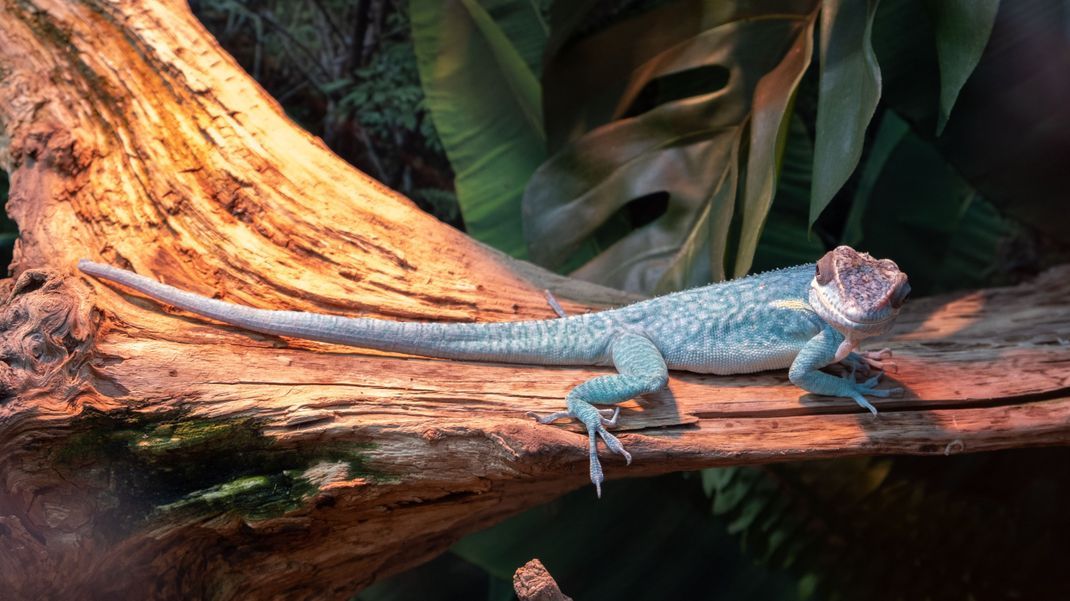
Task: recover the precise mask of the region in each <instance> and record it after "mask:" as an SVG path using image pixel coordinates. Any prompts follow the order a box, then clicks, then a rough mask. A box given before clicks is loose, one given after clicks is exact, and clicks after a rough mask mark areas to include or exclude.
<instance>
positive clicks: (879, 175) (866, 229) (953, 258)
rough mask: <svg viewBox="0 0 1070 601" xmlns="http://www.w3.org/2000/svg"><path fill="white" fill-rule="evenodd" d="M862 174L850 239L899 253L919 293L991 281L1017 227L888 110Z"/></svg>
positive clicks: (880, 252) (877, 250)
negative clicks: (854, 225)
mask: <svg viewBox="0 0 1070 601" xmlns="http://www.w3.org/2000/svg"><path fill="white" fill-rule="evenodd" d="M863 173H864V175H863V184H864V185H861V186H859V190H858V192H859V197H858V198H856V200H855V206H854V207H853V211H855V213H856V214H855V215H852V216H851V219H850V220H849V222H855V223H858V224H859V226H860V230H861V235H859V233H858V232H856V231H854V230H849V233H850V235H852V239H851V240H850V241H851V242H856V243H859V244H860V246H861V248H864V249H866V250H868V251H870V252H872V253H873V254H874V255H877V256H887V257H894V258H895V261H896V262H897V263H898V264H899V266H900V267H901V268H902V269H903V271H905V272H906V273H907V274H908V275H909V276H910V283H911V286H912V287H913V288H914V289H915V290H916V291H917V292H918V293H920V294H931V293H934V292H941V291H948V290H956V289H961V288H967V287H977V286H984V285H990V284H992V283H993V281H992V278H993V277H994V276H996V275H997V274H996V273H995V272H994V270H995V269H996V266H997V265H998V264H999V262H1000V261H999V257H1000V252H1001V250H1002V248H1003V247H1004V246H1005V245H1006V244H1007V242H1009V241H1010V240H1011V239H1013V238H1014V236H1015V235H1016V233H1017V229H1016V228H1015V227H1014V226H1013V225H1012V224H1011V223H1009V222H1008V221H1007V220H1005V219H1003V218H1002V217H1000V216H999V214H998V213H997V212H996V210H995V208H994V207H992V205H991V204H990V203H988V202H986V201H985V200H984V199H983V198H981V197H980V195H978V193H977V192H976V191H975V190H974V189H973V188H972V187H971V186H970V185H969V183H967V182H966V180H964V179H963V178H962V177H961V176H959V175H958V173H956V172H955V170H954V169H953V168H952V167H951V165H949V164H948V163H947V162H946V160H945V159H944V158H943V157H942V156H941V155H940V153H939V151H937V149H936V148H935V147H934V146H933V145H932V144H931V143H929V142H926V141H924V140H922V139H921V138H920V137H918V136H917V135H915V134H914V133H912V132H910V131H909V128H908V126H907V125H906V123H904V122H903V121H902V120H901V119H900V118H899V117H898V116H896V115H895V113H893V112H891V111H889V112H886V113H885V115H884V117H883V119H882V122H881V126H880V129H879V131H878V134H877V139H876V141H875V143H874V152H872V153H870V156H869V159H868V161H867V164H866V166H865V167H864V170H863ZM859 214H860V216H857V215H859ZM919 241H924V244H921V243H919Z"/></svg>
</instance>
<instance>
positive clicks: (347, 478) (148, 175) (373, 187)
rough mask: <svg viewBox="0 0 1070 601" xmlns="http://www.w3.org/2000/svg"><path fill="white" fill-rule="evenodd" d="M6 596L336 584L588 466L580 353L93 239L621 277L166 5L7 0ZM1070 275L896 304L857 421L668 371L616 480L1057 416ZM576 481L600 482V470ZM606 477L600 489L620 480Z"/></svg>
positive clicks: (479, 282)
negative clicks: (343, 331)
mask: <svg viewBox="0 0 1070 601" xmlns="http://www.w3.org/2000/svg"><path fill="white" fill-rule="evenodd" d="M0 166H2V167H3V168H4V169H5V170H7V171H8V172H9V174H10V177H11V194H10V201H9V204H8V211H9V212H10V214H11V215H12V216H13V217H14V218H15V219H16V220H17V222H18V224H19V227H20V232H21V233H20V236H21V239H20V241H19V244H18V247H17V250H16V258H15V263H14V265H13V267H12V278H10V279H8V280H5V281H4V282H3V284H2V289H0V294H2V297H3V299H4V303H3V306H2V307H0V345H2V357H0V359H2V362H0V582H2V583H3V586H4V587H5V589H4V590H3V591H0V597H3V598H5V599H6V598H30V597H34V598H42V597H43V598H56V599H76V598H108V599H115V598H141V599H191V598H212V599H239V598H240V599H249V598H287V599H324V598H337V599H344V598H347V597H348V596H350V595H352V594H353V593H354V592H355V591H357V590H359V589H360V588H361V587H363V586H365V585H367V584H369V583H371V582H373V581H375V580H376V579H379V578H381V577H384V576H387V575H389V574H392V573H395V572H398V571H400V570H403V569H405V568H407V567H410V566H412V565H415V564H416V563H419V562H421V561H424V560H426V559H428V558H430V557H432V556H434V555H435V554H436V553H438V552H440V551H442V550H443V549H445V548H446V547H447V546H448V545H449V544H451V543H452V542H453V541H455V540H456V539H457V538H458V537H460V536H461V535H463V534H465V533H467V532H471V531H473V530H476V529H479V528H481V527H485V526H487V525H489V524H491V523H493V522H495V521H497V520H499V519H501V518H503V517H505V516H508V515H510V514H513V513H516V512H518V511H520V510H522V509H525V508H527V507H531V506H533V505H535V504H538V503H541V502H544V501H546V500H549V499H551V498H553V497H555V496H558V495H560V494H562V493H563V492H565V491H567V490H570V489H573V488H575V487H578V486H581V485H584V484H585V483H586V482H587V460H586V456H585V443H586V439H585V437H584V436H582V435H580V434H579V433H577V431H576V429H575V428H574V427H570V426H567V425H561V426H559V427H549V426H540V425H537V424H535V423H534V422H533V421H532V420H531V419H530V418H528V417H526V415H525V413H526V412H527V411H537V412H544V413H546V412H552V411H556V410H558V409H560V408H561V406H562V399H563V398H564V396H565V393H566V391H567V390H568V389H569V388H570V387H572V386H574V385H575V384H577V383H579V382H581V381H582V380H584V379H585V378H588V377H591V376H592V375H593V374H596V373H598V370H595V369H575V368H560V369H554V368H534V367H525V366H517V365H512V366H509V365H494V364H478V363H460V362H450V361H442V360H435V359H424V358H413V357H405V356H397V355H390V354H384V353H376V352H370V351H364V350H360V349H353V348H343V347H337V346H332V345H327V344H318V343H312V342H306V341H300V340H291V339H279V338H273V337H269V336H261V335H257V334H252V333H249V332H245V331H241V330H238V329H235V328H230V327H225V326H222V325H220V324H216V323H212V322H211V321H208V320H204V319H200V318H197V317H194V316H191V315H186V314H182V313H179V312H175V311H173V310H169V309H168V308H167V307H161V306H160V305H158V304H156V303H153V302H150V301H148V300H146V299H144V298H142V297H140V296H138V295H137V294H134V293H130V292H129V291H126V290H123V289H120V288H115V287H110V286H107V285H103V284H101V283H99V282H96V281H91V280H89V279H87V278H85V277H81V276H79V275H78V274H77V273H75V271H74V265H75V262H76V261H77V259H79V258H83V257H85V258H91V259H95V260H99V261H102V262H107V263H111V264H114V265H119V266H123V267H126V268H130V269H133V270H136V271H138V272H139V273H142V274H146V275H151V276H152V277H155V278H158V279H160V280H163V281H166V282H168V283H171V284H174V285H177V286H181V287H183V288H186V289H189V290H193V291H197V292H200V293H203V294H206V295H209V296H214V297H217V298H222V299H226V300H229V301H234V302H239V303H244V304H248V305H253V306H257V307H266V308H278V309H297V310H308V311H323V312H333V313H343V314H349V315H367V316H378V317H383V318H388V319H403V320H419V319H427V320H446V321H495V320H514V319H528V318H548V317H552V316H553V313H552V311H551V310H550V308H549V307H548V306H547V305H546V302H545V300H544V297H543V293H542V291H543V289H546V288H548V289H551V290H552V291H554V292H555V293H556V295H557V296H558V297H559V298H562V299H565V301H566V302H565V303H564V304H565V306H566V309H568V310H569V311H572V312H576V311H585V310H590V309H594V308H598V307H604V306H609V305H613V304H618V303H622V302H625V301H627V300H629V299H628V298H626V297H624V296H623V295H621V294H619V293H615V292H612V291H609V290H605V289H600V288H597V287H594V286H591V285H587V284H584V283H581V282H576V281H572V280H568V279H565V278H560V277H557V276H553V275H551V274H548V273H546V272H544V271H542V270H539V269H537V268H535V267H532V266H530V265H527V264H524V263H519V262H516V261H512V260H509V259H507V258H505V257H503V256H502V255H500V254H498V253H496V252H494V251H492V250H489V249H487V248H485V247H483V246H481V245H479V244H478V243H475V242H473V241H472V240H470V239H468V238H466V237H465V236H464V235H463V234H461V233H459V232H457V231H454V230H452V229H450V228H449V227H446V226H444V225H442V224H440V223H438V222H436V221H435V220H433V219H432V218H431V217H428V216H427V215H424V214H422V213H421V212H420V211H418V210H417V209H416V208H415V207H414V206H413V205H412V204H411V203H410V202H409V201H408V200H406V199H404V198H402V197H400V196H398V195H397V194H395V193H393V192H391V191H390V190H387V189H384V188H383V187H382V186H381V185H379V184H377V183H376V182H375V181H373V180H372V179H370V178H368V177H367V176H366V175H364V174H362V173H360V172H358V171H356V170H354V169H353V168H351V167H349V166H348V165H346V164H345V163H344V162H342V161H341V160H339V159H338V158H337V157H335V156H334V155H333V154H332V153H331V152H330V151H329V150H328V149H327V148H326V147H325V146H324V145H323V144H322V142H321V141H320V140H318V139H316V138H315V137H313V136H311V135H309V134H307V133H306V132H304V131H302V130H301V129H299V128H298V127H296V126H295V125H294V124H293V123H291V122H290V121H289V120H288V119H287V118H286V117H285V116H284V115H283V111H282V110H281V109H280V107H279V106H278V105H277V104H276V103H275V102H274V101H273V100H272V99H271V98H270V97H269V96H268V95H267V94H265V93H264V91H263V90H261V89H260V88H259V87H258V86H257V85H256V84H255V83H254V82H253V81H252V80H251V79H250V78H249V77H248V76H247V75H245V74H244V73H243V72H242V71H241V70H240V69H239V67H238V66H237V64H236V63H235V62H234V60H233V59H231V58H230V57H228V56H227V55H226V54H225V53H224V52H222V51H221V50H220V48H219V46H218V45H217V44H216V42H215V41H214V40H213V39H212V38H211V37H210V36H209V35H208V34H207V33H206V32H205V30H204V29H203V28H202V27H201V26H200V24H199V23H198V22H197V21H196V20H195V19H194V18H193V16H192V15H191V14H190V12H189V10H188V8H187V7H186V6H185V4H184V3H182V2H179V1H176V0H167V1H162V0H152V1H148V0H124V1H122V2H118V1H115V0H3V4H2V9H0ZM1068 340H1070V269H1058V270H1055V271H1052V272H1049V273H1047V274H1045V275H1043V276H1041V277H1040V278H1038V279H1036V280H1035V281H1033V282H1031V283H1027V284H1024V285H1021V286H1018V287H1016V288H1010V289H997V290H988V291H979V292H974V293H970V294H961V295H957V296H954V297H942V298H931V299H926V300H921V301H917V302H914V303H912V304H910V305H909V308H908V309H907V310H906V312H905V314H904V315H903V316H902V318H901V320H900V323H899V325H898V327H897V328H896V330H895V332H894V335H893V336H892V337H891V339H890V340H887V341H885V343H886V344H887V345H888V346H891V347H893V348H894V349H895V351H896V353H897V356H898V362H899V367H900V369H899V371H898V373H897V374H894V379H895V380H897V381H898V383H899V384H900V385H902V386H904V387H905V388H906V389H907V391H908V392H907V394H906V395H905V396H904V397H903V398H900V399H889V400H882V401H878V403H877V404H878V406H879V407H880V409H881V410H882V413H881V415H880V416H879V417H877V418H871V417H870V416H869V414H868V413H865V412H863V411H860V410H859V408H858V407H856V406H855V405H854V403H852V402H850V401H845V400H842V399H823V398H813V397H809V396H802V395H801V393H800V391H799V389H797V388H795V387H793V386H791V385H790V384H789V383H788V382H787V379H786V374H785V373H782V372H775V373H763V374H758V375H754V376H745V377H703V376H699V375H688V374H673V377H672V381H671V393H668V394H664V395H661V396H659V397H656V398H649V399H644V400H642V401H640V402H630V403H628V404H627V405H626V406H625V410H624V413H623V419H622V426H621V431H622V440H623V441H624V443H625V444H626V445H627V446H628V448H629V449H630V450H631V452H632V453H633V455H634V456H635V460H634V462H633V464H632V466H631V467H628V468H626V467H625V466H624V465H623V463H622V461H620V459H619V457H611V456H608V455H607V456H606V457H605V463H606V466H607V470H608V474H609V477H610V478H615V477H622V476H642V475H651V474H658V473H664V472H668V471H674V470H685V469H694V468H700V467H709V466H716V465H729V464H743V463H759V462H769V461H783V460H789V459H803V458H814V457H833V456H845V455H854V454H872V453H924V454H951V453H962V452H971V451H980V450H989V449H1000V448H1008V447H1022V446H1033V445H1054V444H1066V443H1067V442H1068V441H1070V392H1068V387H1070V342H1068ZM592 494H593V492H592ZM607 494H613V487H612V483H610V485H609V486H608V487H607Z"/></svg>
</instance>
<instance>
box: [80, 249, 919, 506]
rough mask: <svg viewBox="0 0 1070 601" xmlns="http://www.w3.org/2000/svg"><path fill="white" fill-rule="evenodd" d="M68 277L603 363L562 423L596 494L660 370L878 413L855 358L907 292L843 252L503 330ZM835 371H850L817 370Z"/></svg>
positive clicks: (271, 322)
mask: <svg viewBox="0 0 1070 601" xmlns="http://www.w3.org/2000/svg"><path fill="white" fill-rule="evenodd" d="M78 268H79V269H81V270H82V271H83V272H85V273H87V274H89V275H92V276H96V277H98V278H102V279H106V280H111V281H114V282H117V283H119V284H122V285H124V286H127V287H129V288H132V289H134V290H137V291H139V292H142V293H144V294H146V295H148V296H149V297H151V298H154V299H156V300H158V301H160V302H164V303H167V304H170V305H174V306H175V307H178V308H180V309H184V310H187V311H191V312H193V313H196V314H198V315H201V316H204V317H210V318H212V319H215V320H218V321H221V322H223V323H227V324H231V325H235V326H239V327H242V328H245V329H248V330H253V331H256V332H262V333H265V334H271V335H281V336H294V337H297V338H305V339H310V340H319V341H323V342H331V343H338V344H345V345H350V346H357V347H363V348H371V349H378V350H383V351H391V352H400V353H409V354H414V355H424V356H433V357H442V358H447V359H462V360H474V361H495V362H505V363H530V364H539V365H612V366H613V367H615V368H616V370H617V373H616V374H614V375H603V376H598V377H595V378H592V379H590V380H588V381H586V382H584V383H582V384H580V385H579V386H576V387H575V388H573V389H572V390H571V391H570V392H569V393H568V396H567V398H566V409H567V410H566V411H562V412H560V413H554V414H552V415H548V416H545V417H541V418H539V421H540V422H542V423H550V422H552V421H555V420H557V419H561V418H564V417H569V418H574V419H576V420H579V421H580V422H582V423H583V424H584V426H585V427H586V428H587V432H588V439H589V455H590V468H591V481H592V482H593V483H594V485H595V488H596V491H597V493H598V495H599V496H601V492H602V489H601V485H602V482H603V480H604V475H603V472H602V465H601V463H600V462H599V459H598V450H597V438H598V437H601V438H602V440H603V441H604V442H605V445H606V447H608V448H609V449H610V450H611V451H613V452H614V453H618V454H620V455H622V456H623V457H624V458H625V460H626V461H627V462H628V463H631V455H629V454H628V452H627V451H626V450H625V449H624V447H623V445H621V443H620V440H618V439H617V437H616V436H614V435H613V434H611V433H610V432H609V431H608V430H607V426H608V427H612V426H614V425H616V423H617V418H618V416H619V413H620V409H619V408H617V409H616V410H613V411H611V410H609V409H597V408H596V407H595V405H613V404H617V403H621V402H624V401H627V400H628V399H631V398H633V397H636V396H638V395H642V394H648V393H653V392H657V391H658V390H661V389H662V388H664V387H665V386H666V385H667V383H668V380H669V375H668V370H670V369H677V370H686V371H691V372H698V373H707V374H722V375H723V374H739V373H750V372H756V371H763V370H769V369H783V368H789V370H788V377H789V379H790V380H791V381H792V382H793V383H794V384H796V385H797V386H799V387H800V388H802V389H803V390H806V391H807V392H812V393H814V394H820V395H827V396H838V397H848V398H852V399H854V400H855V401H856V402H857V403H858V404H859V405H861V406H862V407H864V408H866V409H868V410H869V411H871V412H873V413H874V414H876V412H877V410H876V408H874V407H873V405H872V404H870V402H869V401H867V400H866V398H865V395H870V396H876V397H887V396H890V395H892V394H895V393H897V392H898V391H899V390H898V389H877V388H876V384H877V380H878V378H879V377H880V373H878V374H877V375H875V376H873V377H871V378H869V379H867V380H865V381H862V382H859V381H856V380H855V377H854V373H855V370H856V369H858V368H862V369H863V371H868V368H869V367H871V366H872V367H875V368H877V369H880V368H881V367H882V360H884V359H886V358H887V357H888V356H890V352H889V351H887V350H886V349H885V350H883V351H879V352H876V353H862V354H860V353H855V352H853V351H854V349H855V348H856V347H857V346H858V344H859V342H860V341H861V340H862V339H864V338H867V337H870V336H874V335H877V334H880V333H883V332H884V331H886V330H887V329H888V328H889V327H890V325H891V323H892V321H893V320H894V319H895V317H896V316H897V315H898V313H899V309H900V307H901V306H902V305H903V302H904V300H905V299H906V297H907V295H908V294H909V293H910V285H909V284H908V283H907V276H906V274H904V273H902V272H901V271H899V268H898V266H897V265H896V264H895V263H894V262H892V261H890V260H888V259H883V260H877V259H874V258H872V257H871V256H869V255H868V254H866V253H859V252H856V251H855V250H854V249H852V248H850V247H847V246H840V247H838V248H836V249H834V250H832V251H830V252H829V253H827V254H826V255H825V256H824V257H822V258H821V259H820V260H819V261H818V262H817V263H816V265H815V264H810V265H800V266H798V267H790V268H786V269H779V270H775V271H769V272H766V273H761V274H758V275H753V276H748V277H745V278H741V279H737V280H733V281H729V282H722V283H718V284H712V285H709V286H705V287H701V288H694V289H691V290H685V291H683V292H677V293H674V294H669V295H666V296H661V297H658V298H654V299H650V300H646V301H642V302H638V303H635V304H632V305H628V306H625V307H621V308H618V309H613V310H609V311H602V312H598V313H587V314H583V315H574V316H564V317H562V318H560V319H550V320H541V321H519V322H500V323H448V324H447V323H419V322H398V321H389V320H381V319H370V318H352V317H341V316H337V315H324V314H317V313H306V312H300V311H272V310H266V309H255V308H252V307H246V306H242V305H235V304H232V303H227V302H223V301H219V300H214V299H210V298H206V297H203V296H199V295H196V294H193V293H190V292H186V291H183V290H179V289H177V288H174V287H171V286H168V285H166V284H162V283H160V282H157V281H155V280H152V279H149V278H146V277H143V276H140V275H137V274H135V273H132V272H129V271H124V270H122V269H117V268H114V267H110V266H108V265H101V264H99V263H93V262H91V261H87V260H82V261H80V262H79V263H78ZM837 362H844V364H845V365H847V366H848V367H850V368H851V369H850V372H849V373H847V374H846V375H844V376H843V377H837V376H833V375H831V374H827V373H825V372H822V371H821V368H823V367H825V366H827V365H831V364H833V363H837Z"/></svg>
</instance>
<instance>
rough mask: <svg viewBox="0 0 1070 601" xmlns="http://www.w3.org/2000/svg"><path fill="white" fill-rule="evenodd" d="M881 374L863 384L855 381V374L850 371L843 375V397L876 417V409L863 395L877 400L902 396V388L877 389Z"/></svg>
mask: <svg viewBox="0 0 1070 601" xmlns="http://www.w3.org/2000/svg"><path fill="white" fill-rule="evenodd" d="M882 375H883V374H880V373H878V374H877V375H875V376H873V377H871V378H870V379H868V380H866V381H864V382H857V381H855V372H854V369H852V370H851V371H850V372H849V373H846V374H844V375H843V380H844V388H845V389H846V390H845V391H844V395H843V396H846V397H850V398H852V399H854V401H855V402H856V403H858V404H859V405H860V406H862V407H863V408H864V409H867V410H869V412H870V413H872V414H873V415H877V408H876V407H874V406H873V404H872V403H870V402H869V401H868V400H866V397H865V396H864V395H867V394H868V395H869V396H875V397H878V398H888V397H890V396H899V395H901V394H903V389H902V388H882V389H878V388H877V387H876V386H877V382H879V381H880V378H881V376H882Z"/></svg>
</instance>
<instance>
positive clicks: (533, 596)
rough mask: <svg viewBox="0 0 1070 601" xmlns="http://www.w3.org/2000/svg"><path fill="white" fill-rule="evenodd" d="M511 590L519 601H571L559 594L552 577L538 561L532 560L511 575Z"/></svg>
mask: <svg viewBox="0 0 1070 601" xmlns="http://www.w3.org/2000/svg"><path fill="white" fill-rule="evenodd" d="M513 589H514V590H515V591H516V596H517V599H519V601H572V597H569V596H568V595H566V594H564V593H562V592H561V588H560V587H558V586H557V582H556V581H555V580H554V577H553V576H551V575H550V572H548V571H546V566H544V565H542V562H541V561H539V560H538V559H532V560H531V561H529V562H527V563H526V564H524V565H523V566H522V567H520V568H519V569H517V571H516V573H515V574H513Z"/></svg>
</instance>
